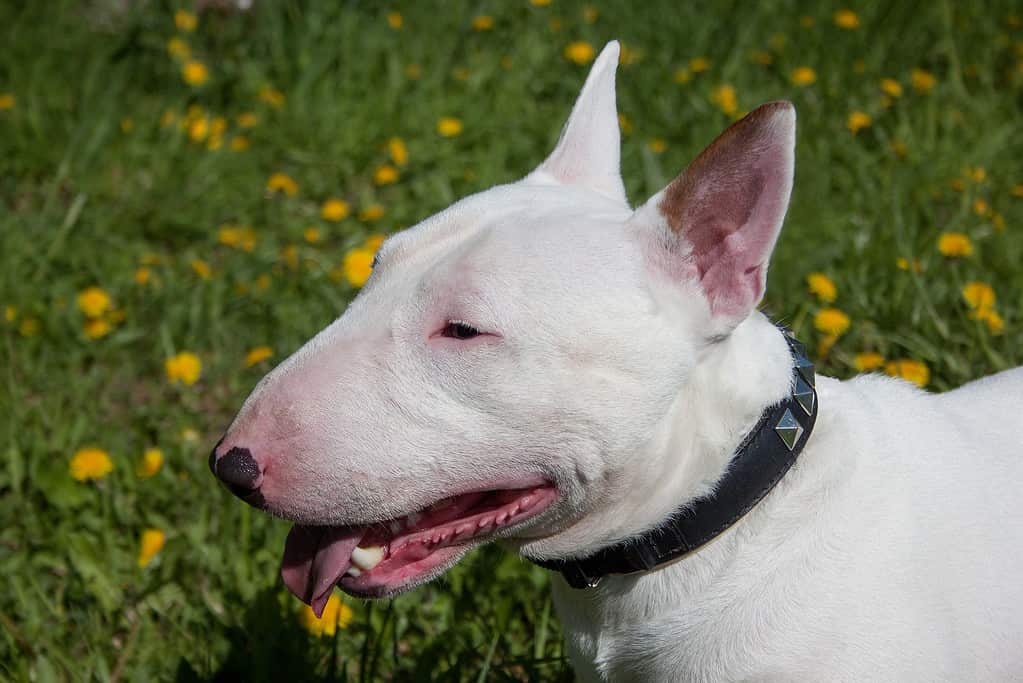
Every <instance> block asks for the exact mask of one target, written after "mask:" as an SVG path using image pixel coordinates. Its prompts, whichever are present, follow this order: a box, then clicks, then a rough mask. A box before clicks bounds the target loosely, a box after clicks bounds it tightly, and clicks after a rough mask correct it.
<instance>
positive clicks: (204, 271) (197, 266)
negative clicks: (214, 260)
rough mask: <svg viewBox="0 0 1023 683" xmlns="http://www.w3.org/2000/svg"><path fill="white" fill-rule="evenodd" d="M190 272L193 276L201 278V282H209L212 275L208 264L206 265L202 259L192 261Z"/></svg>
mask: <svg viewBox="0 0 1023 683" xmlns="http://www.w3.org/2000/svg"><path fill="white" fill-rule="evenodd" d="M190 265H191V266H192V270H193V271H195V274H196V275H198V276H199V277H201V278H202V279H203V280H209V279H210V277H211V276H212V275H213V270H212V269H211V268H210V264H208V263H206V262H205V261H203V260H202V259H198V258H197V259H192V263H191V264H190Z"/></svg>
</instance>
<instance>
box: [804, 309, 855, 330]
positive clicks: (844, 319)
mask: <svg viewBox="0 0 1023 683" xmlns="http://www.w3.org/2000/svg"><path fill="white" fill-rule="evenodd" d="M813 326H814V327H815V328H816V329H817V331H818V332H821V333H822V334H828V335H834V336H836V337H837V336H841V335H842V334H845V332H846V331H847V330H848V329H849V316H848V315H846V314H845V313H844V312H843V311H841V310H839V309H837V308H822V309H821V310H820V311H818V312H817V315H815V316H814V318H813Z"/></svg>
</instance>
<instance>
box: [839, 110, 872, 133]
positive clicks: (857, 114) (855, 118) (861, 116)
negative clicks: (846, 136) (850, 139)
mask: <svg viewBox="0 0 1023 683" xmlns="http://www.w3.org/2000/svg"><path fill="white" fill-rule="evenodd" d="M871 121H872V119H871V118H870V114H868V113H866V112H863V111H854V112H851V113H850V114H849V118H848V119H846V122H845V126H846V128H848V129H849V132H851V133H852V134H853V135H856V134H857V133H859V132H860V131H861V130H863V129H864V128H869V127H870V124H871Z"/></svg>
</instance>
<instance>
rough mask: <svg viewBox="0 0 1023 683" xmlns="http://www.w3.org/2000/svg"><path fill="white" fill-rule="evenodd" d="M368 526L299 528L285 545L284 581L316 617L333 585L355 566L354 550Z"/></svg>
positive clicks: (282, 569) (282, 568)
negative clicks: (353, 562)
mask: <svg viewBox="0 0 1023 683" xmlns="http://www.w3.org/2000/svg"><path fill="white" fill-rule="evenodd" d="M365 533H366V529H365V527H323V526H300V525H298V524H296V525H295V526H294V527H292V529H291V531H290V532H289V533H288V540H287V541H285V543H284V559H283V560H281V578H282V579H284V585H285V586H287V587H288V590H289V591H291V592H292V593H293V594H294V595H295V597H296V598H298V599H299V600H301V601H302V602H304V603H306V604H307V605H309V606H310V607H312V608H313V612H315V613H316V616H317V617H318V616H320V615H321V614H323V608H324V606H325V605H326V604H327V599H328V598H330V593H331V591H332V590H334V584H336V583H337V582H338V580H339V579H340V578H341V576H342V575H343V574H344V573H345V572H346V571H348V567H349V566H351V564H352V551H353V550H355V547H356V546H357V545H359V541H361V540H362V537H363V536H364V535H365Z"/></svg>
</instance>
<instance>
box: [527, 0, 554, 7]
mask: <svg viewBox="0 0 1023 683" xmlns="http://www.w3.org/2000/svg"><path fill="white" fill-rule="evenodd" d="M529 2H530V4H531V5H533V6H534V7H546V6H547V5H549V4H551V0H529Z"/></svg>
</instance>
